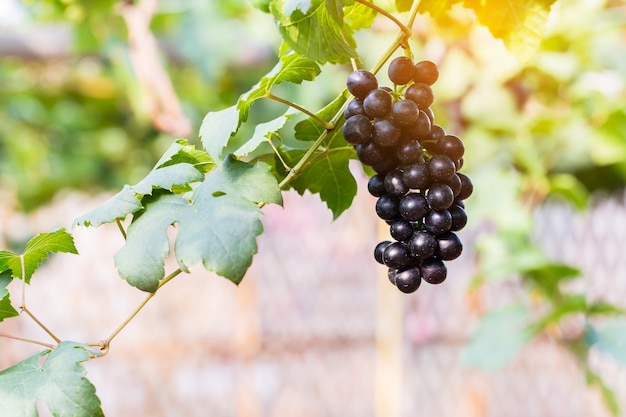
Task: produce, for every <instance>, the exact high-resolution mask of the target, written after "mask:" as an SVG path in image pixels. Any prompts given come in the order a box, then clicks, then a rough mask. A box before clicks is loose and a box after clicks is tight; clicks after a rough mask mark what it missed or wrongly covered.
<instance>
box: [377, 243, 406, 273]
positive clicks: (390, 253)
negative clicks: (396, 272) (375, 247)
mask: <svg viewBox="0 0 626 417" xmlns="http://www.w3.org/2000/svg"><path fill="white" fill-rule="evenodd" d="M383 262H384V263H385V265H387V266H388V267H389V268H395V269H400V268H404V267H406V266H408V265H409V263H410V262H411V255H410V253H409V249H408V248H407V246H406V245H405V244H404V243H402V242H392V243H390V244H389V245H388V246H387V247H386V248H385V250H384V251H383Z"/></svg>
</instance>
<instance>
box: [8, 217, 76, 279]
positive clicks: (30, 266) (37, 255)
mask: <svg viewBox="0 0 626 417" xmlns="http://www.w3.org/2000/svg"><path fill="white" fill-rule="evenodd" d="M60 252H63V253H74V254H78V251H77V250H76V246H74V238H73V237H72V235H71V234H69V233H67V232H66V231H65V229H57V230H55V231H52V232H46V233H40V234H38V235H37V236H35V237H33V238H32V239H31V240H29V241H28V243H26V248H25V250H24V253H23V254H22V255H17V254H14V253H11V252H8V251H0V272H4V271H7V270H9V269H10V270H11V273H12V275H13V278H17V279H22V278H24V280H25V281H26V283H27V284H28V283H30V278H31V277H32V276H33V274H34V273H35V271H36V270H37V268H38V267H39V265H41V263H42V262H43V261H44V260H45V259H47V258H48V254H49V253H60ZM22 256H23V258H24V268H25V271H24V273H22V260H21V257H22Z"/></svg>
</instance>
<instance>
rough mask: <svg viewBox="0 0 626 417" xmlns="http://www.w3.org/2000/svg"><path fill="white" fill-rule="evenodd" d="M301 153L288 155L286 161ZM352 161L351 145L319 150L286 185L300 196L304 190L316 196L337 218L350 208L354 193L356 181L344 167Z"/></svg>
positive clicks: (298, 156)
mask: <svg viewBox="0 0 626 417" xmlns="http://www.w3.org/2000/svg"><path fill="white" fill-rule="evenodd" d="M302 154H303V151H295V152H288V153H287V156H286V159H288V163H290V164H292V163H293V162H294V161H296V160H298V159H299V158H301V157H302ZM353 158H354V149H352V147H351V146H345V147H343V148H329V149H326V150H323V151H320V152H318V153H317V154H316V155H314V157H313V158H312V162H311V163H310V164H309V165H307V166H305V169H304V170H303V171H302V173H301V175H300V176H299V177H298V178H296V179H295V180H294V181H292V182H291V183H290V184H289V186H290V187H291V188H293V189H295V190H296V191H297V192H298V193H299V194H301V195H302V194H304V192H305V191H306V190H308V191H310V192H311V193H313V194H319V196H320V199H321V200H322V201H323V202H324V203H326V205H327V206H328V208H329V209H330V211H332V213H333V219H337V218H338V217H339V216H340V215H341V213H343V212H344V211H345V210H346V209H348V207H350V205H351V204H352V200H354V196H355V195H356V192H357V184H356V180H355V179H354V176H353V175H352V173H351V172H350V168H349V165H348V163H349V161H350V159H353Z"/></svg>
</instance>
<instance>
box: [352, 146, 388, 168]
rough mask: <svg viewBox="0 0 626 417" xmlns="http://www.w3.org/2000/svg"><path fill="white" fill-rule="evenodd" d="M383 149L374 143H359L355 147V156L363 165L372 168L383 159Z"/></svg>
mask: <svg viewBox="0 0 626 417" xmlns="http://www.w3.org/2000/svg"><path fill="white" fill-rule="evenodd" d="M383 155H384V154H383V148H381V147H380V146H378V145H377V144H375V143H374V142H366V143H359V144H358V145H356V156H357V157H358V158H359V161H361V162H362V163H364V164H365V165H369V166H372V165H374V164H375V163H376V162H378V161H380V160H381V159H383Z"/></svg>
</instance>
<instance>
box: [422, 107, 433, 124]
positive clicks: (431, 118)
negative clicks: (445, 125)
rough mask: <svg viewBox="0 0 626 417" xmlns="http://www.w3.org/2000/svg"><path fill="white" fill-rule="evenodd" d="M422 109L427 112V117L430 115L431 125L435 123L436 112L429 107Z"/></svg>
mask: <svg viewBox="0 0 626 417" xmlns="http://www.w3.org/2000/svg"><path fill="white" fill-rule="evenodd" d="M422 111H423V112H424V113H426V117H428V120H430V124H431V125H432V124H433V123H435V112H434V111H433V109H431V108H430V107H428V108H426V109H422Z"/></svg>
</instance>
